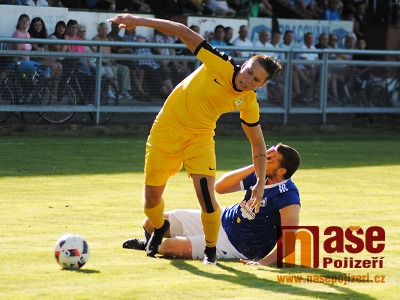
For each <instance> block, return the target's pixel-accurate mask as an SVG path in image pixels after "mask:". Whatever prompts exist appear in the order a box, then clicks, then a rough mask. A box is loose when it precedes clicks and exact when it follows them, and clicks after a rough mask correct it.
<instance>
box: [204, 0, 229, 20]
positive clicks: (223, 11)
mask: <svg viewBox="0 0 400 300" xmlns="http://www.w3.org/2000/svg"><path fill="white" fill-rule="evenodd" d="M205 6H206V8H207V9H209V10H210V11H211V12H212V15H213V16H221V17H234V16H235V15H236V11H235V10H234V9H233V8H231V7H229V5H228V2H227V1H225V0H206V1H205Z"/></svg>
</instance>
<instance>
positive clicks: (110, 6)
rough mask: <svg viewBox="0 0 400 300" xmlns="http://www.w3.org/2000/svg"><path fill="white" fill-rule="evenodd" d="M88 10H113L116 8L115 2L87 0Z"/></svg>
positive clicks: (112, 0) (110, 0)
mask: <svg viewBox="0 0 400 300" xmlns="http://www.w3.org/2000/svg"><path fill="white" fill-rule="evenodd" d="M86 3H87V7H88V8H94V9H100V10H111V11H114V10H115V8H116V4H115V0H86Z"/></svg>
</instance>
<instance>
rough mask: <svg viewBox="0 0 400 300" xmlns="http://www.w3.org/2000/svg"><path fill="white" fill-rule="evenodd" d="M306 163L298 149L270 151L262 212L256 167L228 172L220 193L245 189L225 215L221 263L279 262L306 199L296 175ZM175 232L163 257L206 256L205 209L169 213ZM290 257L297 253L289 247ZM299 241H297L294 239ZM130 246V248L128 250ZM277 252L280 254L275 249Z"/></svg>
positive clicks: (134, 244) (140, 244) (136, 242)
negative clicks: (280, 246) (280, 245)
mask: <svg viewBox="0 0 400 300" xmlns="http://www.w3.org/2000/svg"><path fill="white" fill-rule="evenodd" d="M299 165H300V155H299V153H298V152H297V150H295V149H294V148H292V147H290V146H287V145H284V144H278V145H276V146H274V147H271V148H270V149H268V151H267V168H266V177H267V178H266V182H265V184H266V185H265V189H264V195H263V198H262V201H261V207H260V210H259V212H258V213H255V211H254V208H252V205H251V204H252V203H251V201H252V200H251V192H252V187H253V186H254V184H255V183H256V181H257V178H256V174H255V171H254V166H253V165H250V166H247V167H244V168H241V169H238V170H234V171H231V172H228V173H226V174H224V175H223V176H222V177H221V178H220V179H219V180H218V181H217V183H216V184H215V190H216V192H217V193H220V194H225V193H232V192H236V191H240V190H242V191H245V196H244V199H243V200H242V201H241V202H240V203H236V204H234V205H232V206H229V207H226V208H225V209H224V210H223V212H222V216H221V224H222V227H221V229H220V231H219V236H218V243H217V256H218V257H219V258H221V259H232V258H239V259H240V260H241V262H243V263H244V264H249V265H271V264H275V263H276V261H277V251H276V244H277V242H278V241H279V242H282V240H279V238H280V237H281V226H297V225H298V224H299V214H300V196H299V191H298V189H297V187H296V185H295V184H294V183H293V181H292V180H291V176H292V175H293V174H294V173H295V172H296V170H297V168H298V167H299ZM165 217H166V218H168V219H169V221H170V224H171V226H170V230H169V231H167V232H166V234H165V237H166V239H164V240H163V242H162V243H161V245H160V247H159V249H158V253H159V254H161V255H163V256H164V257H173V258H193V259H202V258H203V255H204V253H203V246H204V243H203V241H204V233H203V230H202V227H201V220H200V210H195V209H181V210H174V211H171V212H169V213H166V214H165ZM144 229H145V235H146V237H147V238H149V237H150V234H151V231H152V229H153V226H152V225H151V223H150V222H149V220H148V219H147V220H146V221H145V223H144ZM130 241H131V242H130V243H128V244H124V245H123V247H124V248H133V249H140V250H144V248H145V244H146V241H144V240H141V239H133V240H130ZM287 242H288V241H286V244H285V246H287V247H286V249H287V250H286V252H285V253H284V254H283V255H284V257H285V256H287V255H288V254H289V253H290V252H292V251H293V250H294V244H293V245H290V244H287ZM291 243H294V241H291ZM127 245H129V247H126V246H127ZM274 248H275V250H274Z"/></svg>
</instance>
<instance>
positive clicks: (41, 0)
mask: <svg viewBox="0 0 400 300" xmlns="http://www.w3.org/2000/svg"><path fill="white" fill-rule="evenodd" d="M24 5H29V6H40V7H48V6H49V4H48V3H47V1H46V0H26V1H25V3H24Z"/></svg>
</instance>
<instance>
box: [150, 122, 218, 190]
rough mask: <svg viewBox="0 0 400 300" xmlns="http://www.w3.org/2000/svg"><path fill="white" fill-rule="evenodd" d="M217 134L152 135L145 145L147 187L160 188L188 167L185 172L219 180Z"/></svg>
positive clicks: (156, 132)
mask: <svg viewBox="0 0 400 300" xmlns="http://www.w3.org/2000/svg"><path fill="white" fill-rule="evenodd" d="M213 136H214V132H213V131H211V132H209V133H203V134H182V132H180V131H179V132H178V131H174V130H172V129H168V130H161V131H160V130H157V131H153V130H152V131H151V134H150V136H149V138H148V140H147V144H146V157H145V166H144V172H145V184H146V185H151V186H160V185H164V184H165V183H167V181H168V179H169V177H171V176H173V175H175V174H176V173H177V172H179V171H180V170H181V169H182V167H183V166H185V169H186V172H187V173H188V175H189V176H190V175H191V174H202V175H208V176H213V177H215V176H216V157H215V141H214V138H213Z"/></svg>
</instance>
